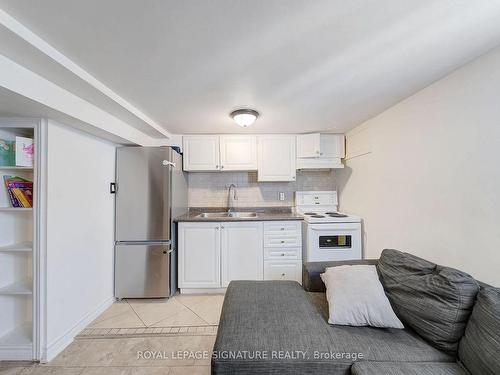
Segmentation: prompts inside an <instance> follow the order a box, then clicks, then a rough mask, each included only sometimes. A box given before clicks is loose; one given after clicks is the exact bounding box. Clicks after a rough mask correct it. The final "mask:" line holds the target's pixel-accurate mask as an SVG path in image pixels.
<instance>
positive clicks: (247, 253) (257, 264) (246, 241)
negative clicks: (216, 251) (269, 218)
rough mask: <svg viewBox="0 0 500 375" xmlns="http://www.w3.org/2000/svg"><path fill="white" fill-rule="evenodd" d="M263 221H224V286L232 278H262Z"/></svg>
mask: <svg viewBox="0 0 500 375" xmlns="http://www.w3.org/2000/svg"><path fill="white" fill-rule="evenodd" d="M262 228H263V226H262V222H258V221H248V222H234V223H223V224H222V227H221V239H222V241H221V249H222V286H223V287H227V286H228V285H229V282H230V281H231V280H262V279H263V278H264V270H263V266H262V262H263V259H264V254H263V251H262Z"/></svg>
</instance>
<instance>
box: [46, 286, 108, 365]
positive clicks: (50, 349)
mask: <svg viewBox="0 0 500 375" xmlns="http://www.w3.org/2000/svg"><path fill="white" fill-rule="evenodd" d="M114 301H115V298H114V297H113V296H111V297H109V298H107V299H106V300H105V301H104V302H102V303H101V304H100V305H99V306H98V307H97V308H96V309H95V310H94V311H91V312H90V313H88V314H87V315H85V316H84V317H83V318H82V319H80V321H79V322H78V323H76V324H75V325H74V326H73V327H72V328H70V329H69V330H67V331H66V332H65V333H64V334H62V335H61V336H59V337H58V338H57V339H56V340H54V341H53V342H51V343H47V348H46V350H42V362H49V361H51V360H52V359H54V358H55V357H56V356H57V355H58V354H59V353H61V352H62V351H63V350H64V349H65V348H66V347H67V346H68V345H69V344H71V343H72V342H73V339H74V338H75V336H76V335H78V334H79V333H80V331H82V330H83V329H84V328H85V327H86V326H87V325H88V324H89V323H90V322H92V321H93V320H94V319H95V318H97V317H98V316H99V315H100V314H102V313H103V312H104V311H105V310H106V309H107V308H108V307H109V306H111V305H112V304H113V302H114Z"/></svg>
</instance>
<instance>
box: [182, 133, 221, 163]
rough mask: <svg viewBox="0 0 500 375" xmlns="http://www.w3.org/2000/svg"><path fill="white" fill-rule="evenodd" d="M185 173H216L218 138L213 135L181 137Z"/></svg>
mask: <svg viewBox="0 0 500 375" xmlns="http://www.w3.org/2000/svg"><path fill="white" fill-rule="evenodd" d="M182 144H183V153H184V170H185V171H218V170H220V163H219V137H218V136H215V135H189V136H185V137H183V140H182Z"/></svg>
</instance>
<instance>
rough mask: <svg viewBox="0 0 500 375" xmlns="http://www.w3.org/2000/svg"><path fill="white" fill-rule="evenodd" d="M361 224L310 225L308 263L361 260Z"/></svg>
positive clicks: (308, 232) (308, 231)
mask: <svg viewBox="0 0 500 375" xmlns="http://www.w3.org/2000/svg"><path fill="white" fill-rule="evenodd" d="M361 258H362V252H361V224H360V223H325V224H309V225H308V228H307V249H306V262H328V261H334V260H352V259H361Z"/></svg>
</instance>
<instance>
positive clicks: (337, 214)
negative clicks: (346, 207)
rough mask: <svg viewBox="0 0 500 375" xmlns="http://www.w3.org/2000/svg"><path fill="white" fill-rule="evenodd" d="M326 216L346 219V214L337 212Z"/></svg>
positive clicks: (328, 213)
mask: <svg viewBox="0 0 500 375" xmlns="http://www.w3.org/2000/svg"><path fill="white" fill-rule="evenodd" d="M326 214H327V215H328V216H330V217H347V215H346V214H339V213H338V212H327V213H326Z"/></svg>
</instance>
